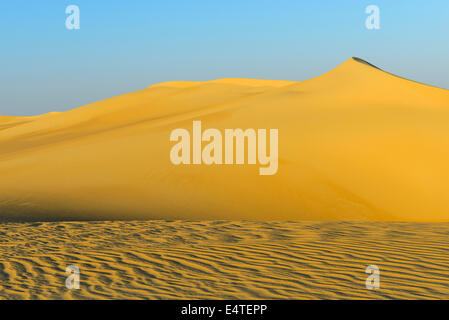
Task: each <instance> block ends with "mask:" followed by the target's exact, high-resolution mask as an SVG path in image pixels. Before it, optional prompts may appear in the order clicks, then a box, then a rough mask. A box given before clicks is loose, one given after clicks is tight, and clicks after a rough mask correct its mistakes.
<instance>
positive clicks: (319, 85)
mask: <svg viewBox="0 0 449 320" xmlns="http://www.w3.org/2000/svg"><path fill="white" fill-rule="evenodd" d="M193 120H201V121H202V125H203V130H204V129H207V128H217V129H220V130H224V129H225V128H230V129H233V128H242V129H246V128H254V129H258V128H266V129H270V128H275V129H278V130H279V170H278V173H277V174H276V175H273V176H260V175H259V165H239V166H237V165H233V166H224V165H222V166H220V165H213V166H207V165H190V166H185V165H184V166H175V165H173V164H172V163H171V162H170V158H169V154H170V149H171V147H172V146H173V145H174V143H173V142H170V141H169V136H170V132H171V131H172V130H173V129H175V128H186V129H188V130H189V131H191V130H192V121H193ZM448 124H449V91H448V90H444V89H439V88H435V87H431V86H427V85H423V84H420V83H416V82H413V81H409V80H406V79H403V78H400V77H397V76H395V75H392V74H389V73H387V72H384V71H382V70H380V69H378V68H375V67H374V66H372V65H370V64H368V63H365V62H364V61H363V60H360V59H354V58H351V59H349V60H347V61H346V62H344V63H343V64H341V65H340V66H338V67H337V68H335V69H333V70H331V71H329V72H328V73H326V74H323V75H321V76H319V77H316V78H313V79H309V80H306V81H302V82H292V81H275V80H253V79H220V80H213V81H205V82H167V83H161V84H158V85H154V86H151V87H148V88H146V89H144V90H141V91H137V92H132V93H129V94H125V95H122V96H117V97H114V98H110V99H107V100H104V101H100V102H97V103H93V104H90V105H87V106H84V107H81V108H77V109H74V110H71V111H67V112H61V113H51V114H46V115H43V116H38V117H30V118H11V117H0V177H1V178H0V220H3V221H5V220H12V221H20V220H39V221H41V220H42V221H43V220H84V219H88V220H101V219H108V220H115V219H120V220H123V219H237V220H238V219H253V220H262V219H274V220H365V221H375V220H376V221H449V125H448Z"/></svg>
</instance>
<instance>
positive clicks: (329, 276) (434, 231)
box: [0, 221, 449, 299]
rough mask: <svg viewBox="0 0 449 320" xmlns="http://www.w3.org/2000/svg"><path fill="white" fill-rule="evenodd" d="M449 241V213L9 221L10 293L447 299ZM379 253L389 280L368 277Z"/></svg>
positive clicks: (4, 251)
mask: <svg viewBox="0 0 449 320" xmlns="http://www.w3.org/2000/svg"><path fill="white" fill-rule="evenodd" d="M448 243H449V224H447V223H439V224H424V223H385V222H378V223H375V222H366V223H348V222H250V221H209V222H200V221H198V222H195V221H172V222H169V221H146V222H145V221H141V222H135V221H131V222H120V221H115V222H47V223H11V224H2V225H0V257H1V261H0V298H3V299H111V298H117V299H362V298H363V299H446V298H447V297H448V296H449V250H448V248H447V244H448ZM371 264H374V265H376V266H378V267H379V269H380V289H379V290H367V289H366V286H365V281H366V278H367V277H368V275H367V274H366V273H365V268H366V267H367V266H368V265H371ZM68 265H77V266H78V267H79V269H80V289H79V290H75V289H74V290H68V289H67V288H66V286H65V281H66V277H67V276H68V274H66V273H65V270H66V267H67V266H68Z"/></svg>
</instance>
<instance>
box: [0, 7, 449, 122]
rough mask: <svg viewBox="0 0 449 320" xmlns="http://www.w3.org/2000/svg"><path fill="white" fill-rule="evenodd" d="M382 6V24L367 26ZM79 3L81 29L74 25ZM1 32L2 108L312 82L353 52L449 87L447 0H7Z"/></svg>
mask: <svg viewBox="0 0 449 320" xmlns="http://www.w3.org/2000/svg"><path fill="white" fill-rule="evenodd" d="M371 4H374V5H377V6H378V7H379V8H380V26H381V28H380V30H368V29H367V28H366V27H365V20H366V17H367V14H366V13H365V8H366V7H367V6H368V5H371ZM68 5H77V6H78V7H79V8H80V11H81V29H80V30H68V29H66V27H65V20H66V17H67V14H66V13H65V9H66V7H67V6H68ZM0 39H1V42H2V45H1V50H0V61H1V62H0V70H1V71H0V81H1V85H0V114H1V115H36V114H41V113H45V112H49V111H64V110H68V109H72V108H75V107H79V106H81V105H84V104H87V103H91V102H94V101H98V100H101V99H104V98H108V97H111V96H115V95H118V94H123V93H126V92H130V91H135V90H139V89H142V88H145V87H147V86H149V85H151V84H154V83H158V82H163V81H171V80H210V79H217V78H224V77H245V78H264V79H283V80H304V79H307V78H310V77H313V76H316V75H319V74H321V73H324V72H326V71H328V70H329V69H331V68H333V67H335V66H336V65H338V64H339V63H341V62H343V61H344V60H346V59H348V58H349V57H351V56H358V57H361V58H363V59H365V60H367V61H369V62H371V63H373V64H375V65H377V66H379V67H381V68H383V69H385V70H387V71H390V72H392V73H396V74H398V75H401V76H404V77H407V78H411V79H413V80H416V81H420V82H424V83H428V84H432V85H436V86H439V87H443V88H447V89H449V1H447V0H426V1H423V0H395V1H391V0H382V1H381V0H372V1H363V0H339V1H337V0H320V1H312V0H226V1H223V0H194V1H191V0H190V1H187V0H140V1H139V0H127V1H124V0H120V1H119V0H115V1H114V0H109V1H104V0H70V1H65V0H40V1H29V0H15V1H1V3H0Z"/></svg>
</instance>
